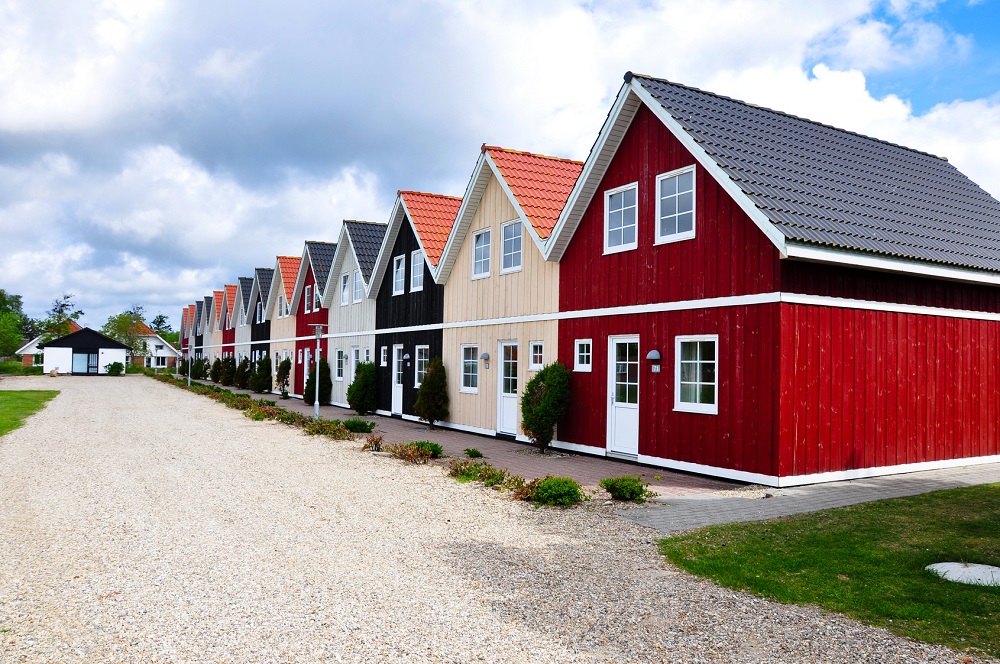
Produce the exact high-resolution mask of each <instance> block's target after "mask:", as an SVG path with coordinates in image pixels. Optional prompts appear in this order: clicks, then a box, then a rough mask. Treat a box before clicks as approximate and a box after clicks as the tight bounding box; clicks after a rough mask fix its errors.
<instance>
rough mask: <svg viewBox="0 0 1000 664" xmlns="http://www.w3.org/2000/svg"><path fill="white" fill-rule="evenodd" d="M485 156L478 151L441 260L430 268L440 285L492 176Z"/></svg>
mask: <svg viewBox="0 0 1000 664" xmlns="http://www.w3.org/2000/svg"><path fill="white" fill-rule="evenodd" d="M486 158H487V155H486V152H485V151H480V153H479V158H478V159H477V160H476V167H475V168H474V169H472V175H471V176H470V177H469V184H467V185H466V186H465V193H463V194H462V204H461V205H460V206H459V208H458V214H457V215H455V223H454V224H452V226H451V232H450V233H448V241H447V242H445V244H444V250H443V251H442V252H441V260H439V261H438V264H437V268H432V269H431V275H432V276H433V277H434V283H436V284H438V285H440V286H443V285H444V284H446V283H447V282H448V277H449V276H451V270H452V268H453V267H454V266H455V261H456V260H457V259H458V252H459V251H460V250H461V247H462V243H463V242H464V241H465V235H466V233H468V230H469V226H470V225H471V224H472V218H473V217H475V216H476V210H478V209H479V202H480V200H482V198H483V192H485V191H486V185H487V184H488V183H489V178H490V177H492V171H489V172H487V171H486V168H485V167H486ZM515 209H516V208H515Z"/></svg>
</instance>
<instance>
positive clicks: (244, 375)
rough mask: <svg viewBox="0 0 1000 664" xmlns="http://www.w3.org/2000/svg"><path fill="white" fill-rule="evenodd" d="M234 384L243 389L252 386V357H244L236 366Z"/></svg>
mask: <svg viewBox="0 0 1000 664" xmlns="http://www.w3.org/2000/svg"><path fill="white" fill-rule="evenodd" d="M233 385H235V386H236V387H238V388H239V389H241V390H246V389H249V388H250V358H248V357H244V358H243V359H242V360H240V364H239V366H237V367H236V373H235V374H234V375H233Z"/></svg>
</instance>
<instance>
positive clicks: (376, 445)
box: [361, 433, 384, 452]
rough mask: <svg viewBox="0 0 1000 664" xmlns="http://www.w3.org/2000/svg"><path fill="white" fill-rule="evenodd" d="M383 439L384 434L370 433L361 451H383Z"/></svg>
mask: <svg viewBox="0 0 1000 664" xmlns="http://www.w3.org/2000/svg"><path fill="white" fill-rule="evenodd" d="M383 440H384V439H383V437H382V436H378V435H376V434H373V433H370V434H368V436H367V437H366V438H365V444H364V446H363V447H362V448H361V451H362V452H364V451H369V452H381V451H382V442H383Z"/></svg>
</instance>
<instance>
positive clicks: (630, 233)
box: [621, 226, 635, 244]
mask: <svg viewBox="0 0 1000 664" xmlns="http://www.w3.org/2000/svg"><path fill="white" fill-rule="evenodd" d="M633 242H635V226H628V227H626V228H624V229H622V241H621V244H632V243H633Z"/></svg>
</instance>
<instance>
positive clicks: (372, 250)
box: [344, 221, 388, 283]
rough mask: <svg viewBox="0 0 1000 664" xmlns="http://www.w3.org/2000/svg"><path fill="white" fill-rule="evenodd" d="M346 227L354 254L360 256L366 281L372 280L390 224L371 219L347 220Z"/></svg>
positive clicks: (359, 265)
mask: <svg viewBox="0 0 1000 664" xmlns="http://www.w3.org/2000/svg"><path fill="white" fill-rule="evenodd" d="M344 228H346V229H347V233H348V235H350V236H351V244H352V245H353V246H354V254H355V255H356V256H357V257H358V267H359V268H361V274H362V276H363V277H364V279H365V283H368V282H369V281H370V280H371V276H372V270H374V269H375V261H376V260H377V259H378V252H379V250H380V249H381V248H382V239H383V238H384V237H385V229H386V228H388V224H378V223H374V222H371V221H345V222H344Z"/></svg>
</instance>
